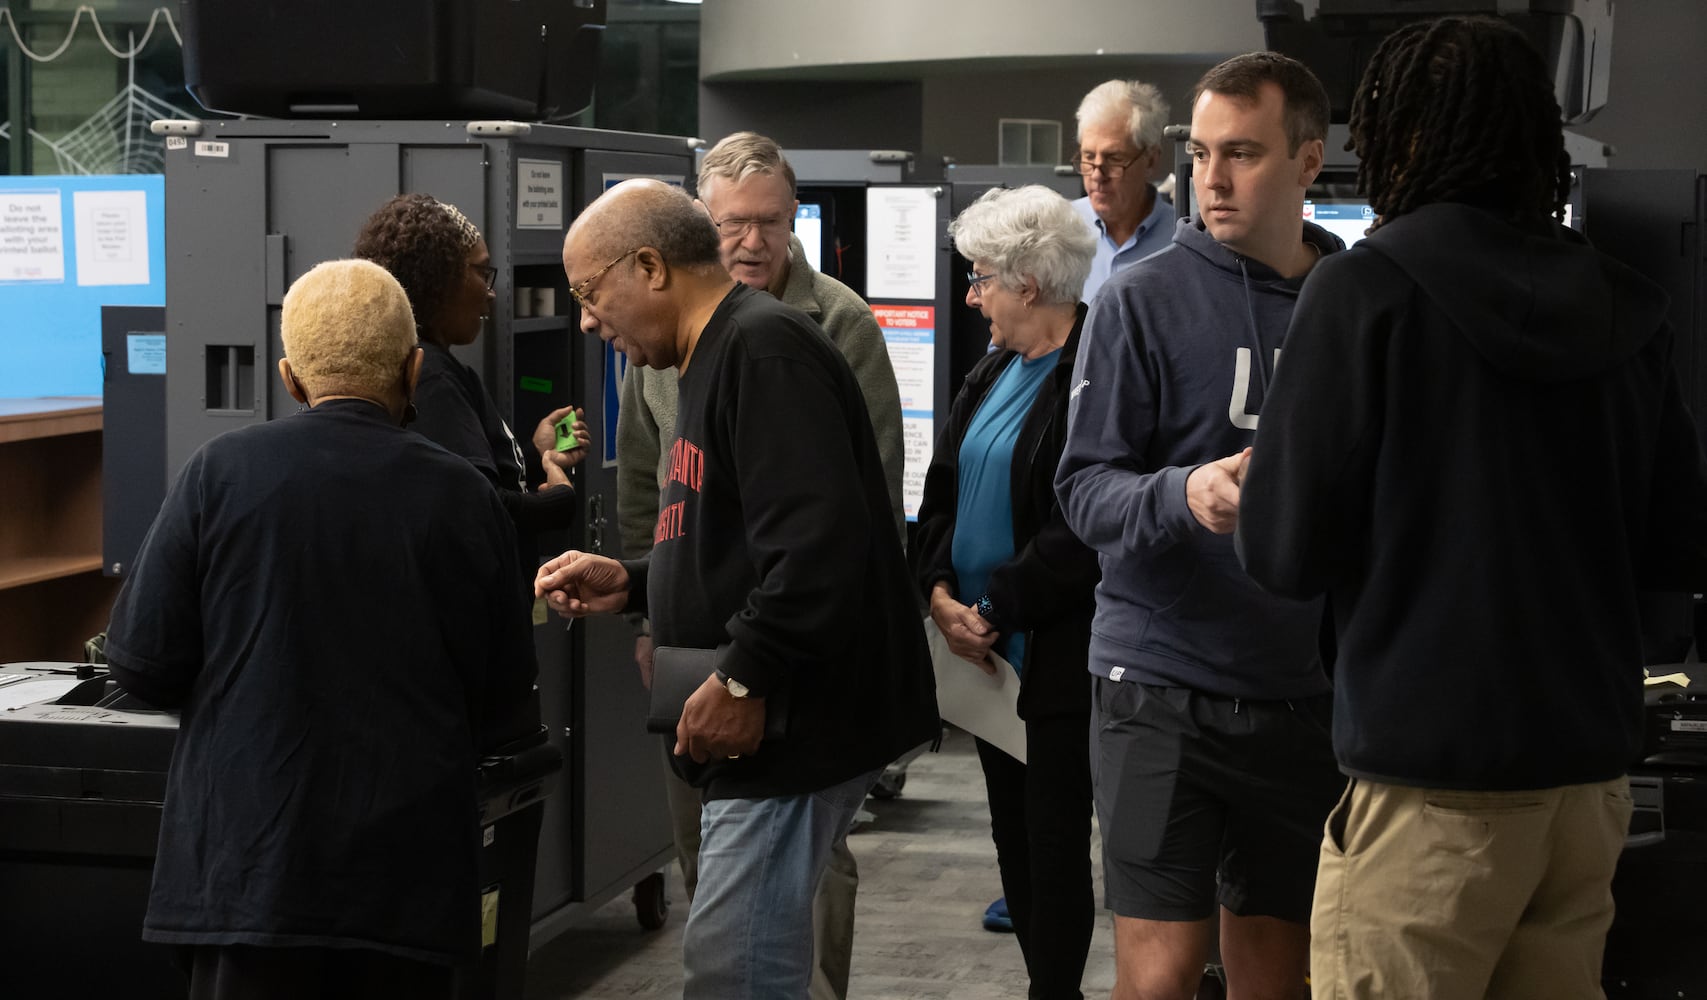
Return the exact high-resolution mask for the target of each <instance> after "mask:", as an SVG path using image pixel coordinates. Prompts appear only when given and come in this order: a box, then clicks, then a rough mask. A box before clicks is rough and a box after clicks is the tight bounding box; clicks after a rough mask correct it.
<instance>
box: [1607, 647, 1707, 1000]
mask: <svg viewBox="0 0 1707 1000" xmlns="http://www.w3.org/2000/svg"><path fill="white" fill-rule="evenodd" d="M1673 669H1677V670H1689V669H1692V668H1691V667H1678V668H1672V667H1659V668H1650V672H1651V673H1654V674H1657V675H1662V676H1663V675H1664V674H1665V673H1667V672H1668V671H1670V670H1673ZM1643 730H1644V736H1643V743H1642V749H1641V751H1640V755H1639V757H1638V758H1637V760H1636V762H1635V764H1634V765H1632V767H1631V768H1630V796H1631V798H1632V799H1633V800H1634V801H1635V810H1634V812H1633V814H1632V816H1631V818H1630V835H1629V838H1628V839H1627V840H1626V841H1625V846H1624V851H1623V853H1622V854H1621V855H1620V856H1619V859H1618V870H1617V873H1616V874H1615V875H1614V876H1613V880H1612V898H1613V901H1614V903H1615V905H1616V906H1617V912H1616V914H1615V915H1614V917H1613V921H1612V928H1611V930H1610V931H1609V932H1608V933H1607V936H1606V958H1605V963H1604V966H1603V968H1602V977H1601V984H1602V986H1603V987H1604V989H1605V990H1606V995H1607V997H1608V998H1609V1000H1679V998H1683V1000H1691V998H1701V997H1707V964H1704V963H1703V962H1702V960H1701V954H1700V949H1701V942H1702V941H1704V940H1707V907H1703V906H1702V893H1703V892H1704V891H1707V685H1703V684H1701V683H1700V682H1696V683H1694V684H1689V685H1687V686H1685V685H1678V684H1672V683H1663V684H1654V685H1652V686H1650V687H1649V688H1648V690H1647V705H1646V712H1645V718H1644V720H1643Z"/></svg>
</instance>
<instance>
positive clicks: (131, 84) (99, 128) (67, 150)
mask: <svg viewBox="0 0 1707 1000" xmlns="http://www.w3.org/2000/svg"><path fill="white" fill-rule="evenodd" d="M85 17H87V18H88V20H89V23H90V24H91V25H92V26H93V27H94V30H95V34H96V37H97V38H98V39H99V40H100V43H101V45H102V46H103V47H105V48H106V50H107V51H108V52H110V53H111V54H112V55H113V57H114V58H117V59H123V60H125V63H126V70H127V77H128V81H127V83H126V85H125V87H124V89H122V90H120V91H119V92H118V93H117V94H114V95H113V97H112V99H111V100H109V101H107V103H105V104H103V105H101V108H100V110H98V111H96V112H95V113H94V114H92V115H90V116H89V117H88V118H87V119H86V120H84V121H83V123H82V124H80V125H78V126H77V127H76V128H74V129H72V130H71V131H69V132H67V133H65V134H64V135H62V136H60V137H59V138H57V139H50V138H48V137H47V136H45V135H42V134H41V133H40V132H37V131H36V130H35V129H33V128H32V129H29V130H28V132H29V136H30V137H31V138H32V139H34V140H35V141H36V142H39V143H41V144H42V145H43V146H46V147H47V148H48V150H49V151H51V152H52V153H53V157H54V160H55V161H56V163H57V166H58V171H57V172H58V173H61V174H158V173H162V172H163V171H164V169H165V163H166V150H165V146H164V143H163V141H162V140H161V139H160V138H159V137H158V136H155V135H153V134H151V133H150V132H149V131H148V126H149V123H150V122H153V121H154V120H156V119H159V118H194V117H196V116H195V115H193V114H191V113H190V112H187V111H185V110H183V109H182V108H179V107H177V106H175V105H173V104H172V103H170V102H168V101H165V100H162V99H161V98H159V97H156V96H155V95H153V94H150V93H148V92H147V91H145V90H143V89H142V88H140V87H138V86H137V85H136V57H137V55H138V53H140V52H141V51H142V50H143V49H144V48H145V47H146V46H147V45H148V41H149V38H150V37H152V36H153V34H154V30H155V27H156V24H157V23H164V24H165V26H166V29H167V30H168V31H170V32H171V34H172V37H173V38H175V39H177V41H178V44H179V45H180V46H181V45H183V41H184V40H183V37H182V36H181V35H180V34H179V33H178V26H177V25H176V24H174V23H173V22H172V15H171V13H170V12H168V11H167V10H166V8H164V7H160V8H157V9H155V10H154V12H153V13H152V14H151V15H150V16H149V18H148V27H147V29H146V30H145V31H144V32H143V35H142V40H141V41H140V42H138V41H136V40H135V36H134V34H133V35H131V37H130V39H129V40H130V41H131V43H132V44H131V46H130V48H129V49H119V48H118V47H116V46H115V45H114V44H113V43H112V41H111V40H110V39H108V38H107V34H106V31H105V30H103V29H102V27H101V22H100V19H99V17H98V16H97V15H96V13H95V11H94V9H93V8H92V7H89V6H87V5H82V6H79V7H78V8H77V9H76V12H75V15H74V16H73V18H72V20H71V27H70V29H69V30H67V31H66V34H65V38H64V39H63V40H62V41H61V42H60V44H59V46H58V47H57V48H55V49H54V50H53V51H52V52H46V53H43V52H35V51H32V50H31V49H30V48H29V47H28V46H26V45H25V44H24V39H23V36H22V34H21V33H20V32H19V29H18V23H17V21H15V20H13V19H12V18H11V15H10V11H9V10H7V9H6V8H0V21H6V22H9V24H8V26H9V27H10V28H11V33H12V41H13V42H14V44H15V45H16V46H17V49H18V51H19V52H21V53H23V54H24V55H25V56H27V57H29V58H30V59H31V60H32V61H34V62H38V63H46V62H53V61H54V60H55V59H58V58H59V57H60V56H61V55H63V54H64V53H65V50H66V49H67V48H69V47H70V45H71V41H72V39H73V38H74V37H75V36H76V34H77V30H78V27H79V26H80V25H81V24H82V23H83V19H84V18H85ZM10 129H11V122H6V123H4V124H0V139H9V138H10Z"/></svg>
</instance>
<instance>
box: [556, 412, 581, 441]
mask: <svg viewBox="0 0 1707 1000" xmlns="http://www.w3.org/2000/svg"><path fill="white" fill-rule="evenodd" d="M579 447H581V439H580V438H577V437H576V436H575V411H574V410H570V411H569V412H568V413H565V414H564V415H563V419H562V420H559V421H558V422H557V450H558V451H574V450H575V449H576V448H579Z"/></svg>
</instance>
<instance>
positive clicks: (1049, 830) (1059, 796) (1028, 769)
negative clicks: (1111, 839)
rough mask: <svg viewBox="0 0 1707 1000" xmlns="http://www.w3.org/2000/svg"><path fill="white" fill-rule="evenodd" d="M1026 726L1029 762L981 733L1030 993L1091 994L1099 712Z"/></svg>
mask: <svg viewBox="0 0 1707 1000" xmlns="http://www.w3.org/2000/svg"><path fill="white" fill-rule="evenodd" d="M1088 708H1089V707H1088V706H1087V711H1086V714H1084V715H1082V716H1066V717H1062V718H1050V719H1035V720H1030V721H1027V722H1026V724H1025V740H1026V747H1025V755H1026V762H1025V763H1024V764H1021V763H1020V762H1019V761H1017V760H1015V759H1013V758H1012V757H1010V756H1008V755H1007V754H1006V753H1004V752H1002V751H1001V750H998V749H996V748H995V747H993V746H991V745H990V744H988V743H985V742H984V741H983V740H978V741H977V744H978V762H979V763H980V764H981V765H983V768H984V787H985V788H986V789H987V790H988V792H989V797H990V834H991V837H992V838H993V839H994V840H995V842H996V864H997V866H998V867H999V868H1000V870H1001V875H1002V893H1003V894H1004V895H1005V896H1006V897H1007V900H1008V914H1009V916H1011V917H1012V918H1013V922H1014V934H1015V936H1017V937H1018V938H1019V946H1020V950H1021V951H1022V952H1023V953H1024V955H1025V967H1026V971H1027V972H1028V973H1029V974H1030V976H1031V991H1030V993H1029V994H1028V995H1029V996H1030V998H1031V1000H1082V998H1083V996H1084V994H1083V993H1081V992H1080V991H1079V982H1080V980H1081V979H1083V978H1084V974H1085V956H1086V955H1087V953H1088V952H1089V951H1090V946H1091V928H1092V925H1093V922H1094V920H1095V914H1096V901H1095V898H1094V896H1093V893H1092V890H1091V764H1090V738H1089V733H1090V714H1089V711H1088Z"/></svg>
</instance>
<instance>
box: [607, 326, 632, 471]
mask: <svg viewBox="0 0 1707 1000" xmlns="http://www.w3.org/2000/svg"><path fill="white" fill-rule="evenodd" d="M604 348H605V350H604V355H605V379H604V383H605V391H604V446H605V454H604V467H605V468H607V469H614V468H616V419H617V417H618V416H619V415H620V411H621V409H622V391H621V390H622V377H623V375H625V374H627V372H628V355H626V354H619V353H617V349H616V347H615V346H614V345H612V344H611V342H610V341H608V340H607V341H605V344H604Z"/></svg>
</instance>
